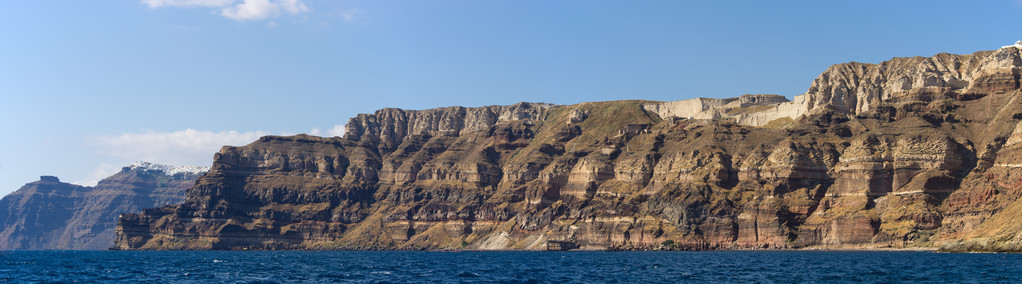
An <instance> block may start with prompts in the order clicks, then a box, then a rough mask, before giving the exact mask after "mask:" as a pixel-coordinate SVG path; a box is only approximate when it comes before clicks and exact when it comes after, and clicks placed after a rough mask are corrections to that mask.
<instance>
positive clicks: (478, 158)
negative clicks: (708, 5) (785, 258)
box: [116, 47, 1022, 250]
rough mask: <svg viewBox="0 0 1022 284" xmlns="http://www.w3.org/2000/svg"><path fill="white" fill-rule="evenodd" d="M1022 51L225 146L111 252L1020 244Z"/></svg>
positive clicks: (845, 68)
mask: <svg viewBox="0 0 1022 284" xmlns="http://www.w3.org/2000/svg"><path fill="white" fill-rule="evenodd" d="M1020 66H1022V59H1020V53H1019V49H1018V48H1015V47H1008V48H1004V49H1000V50H997V51H984V52H977V53H975V54H972V55H951V54H938V55H936V56H934V57H931V58H922V57H915V58H895V59H892V60H890V61H886V62H883V63H880V64H862V63H854V62H853V63H846V64H838V65H835V66H832V67H830V68H829V69H827V71H825V72H824V73H823V74H821V75H820V77H819V78H817V79H816V80H815V81H814V82H813V83H812V85H811V86H810V88H809V90H808V91H807V92H806V93H805V94H803V95H800V96H796V97H795V100H793V101H788V100H787V99H785V98H783V97H780V96H771V95H747V96H742V97H739V98H734V99H694V100H686V101H679V102H667V103H664V102H650V101H616V102H596V103H581V104H576V105H570V106H553V105H548V104H535V103H521V104H517V105H513V106H489V107H481V108H462V107H449V108H439V109H431V110H423V111H405V110H399V109H384V110H380V111H377V112H376V113H374V114H362V115H359V116H357V117H356V118H353V119H351V120H350V122H349V123H348V125H347V128H346V129H347V134H346V135H345V137H343V138H340V137H334V138H321V137H314V136H308V135H297V136H290V137H277V136H268V137H263V138H261V139H259V140H258V141H256V142H253V143H252V144H249V145H247V146H243V147H224V148H223V149H222V150H221V151H220V152H219V153H218V154H217V155H216V157H215V160H214V165H213V168H212V170H211V171H210V172H209V173H208V174H206V175H205V176H203V177H201V178H200V179H199V180H198V182H197V184H196V186H194V187H192V188H191V189H189V190H188V196H187V198H186V200H185V201H184V202H183V203H182V204H180V205H169V206H163V207H159V208H152V209H146V210H144V211H143V212H142V213H140V214H125V215H123V216H122V217H121V219H120V220H119V223H118V227H117V244H116V248H117V249H544V248H546V245H547V244H548V243H553V244H556V246H557V247H558V248H564V247H581V248H584V249H738V248H882V247H890V248H903V247H923V248H935V247H943V248H945V249H948V250H956V249H961V250H1019V249H1022V245H1020V244H1022V237H1018V236H1020V235H1022V234H1020V233H1022V226H1020V225H1018V222H1014V220H1017V219H1016V217H1017V216H1019V215H1022V201H1020V200H1022V199H1019V197H1022V186H1019V184H1022V173H1020V172H1019V171H1022V169H1020V168H1022V160H1020V159H1022V154H1020V153H1022V151H1020V149H1022V143H1020V141H1022V133H1020V132H1022V130H1019V129H1022V125H1020V124H1019V120H1020V119H1022V102H1020V101H1019V99H1020V96H1022V91H1020V90H1019V75H1018V74H1019V67H1020Z"/></svg>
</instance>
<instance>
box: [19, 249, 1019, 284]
mask: <svg viewBox="0 0 1022 284" xmlns="http://www.w3.org/2000/svg"><path fill="white" fill-rule="evenodd" d="M0 282H64V283H66V282H87V283H95V282H160V283H166V282H173V283H292V282H375V283H381V282H387V283H413V282H427V283H436V282H441V283H446V282H495V283H577V282H578V283H676V282H713V283H722V282H730V283H734V282H755V283H790V282H799V283H805V282H812V283H820V282H826V283H835V282H855V283H860V282H890V283H895V282H932V283H938V282H939V283H990V282H995V283H997V282H999V283H1022V254H978V253H975V254H946V253H930V252H812V251H810V252H803V251H765V252H759V251H756V252H746V251H742V252H304V251H288V252H129V251H0Z"/></svg>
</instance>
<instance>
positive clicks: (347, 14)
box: [341, 9, 362, 22]
mask: <svg viewBox="0 0 1022 284" xmlns="http://www.w3.org/2000/svg"><path fill="white" fill-rule="evenodd" d="M361 13H362V11H361V10H359V9H348V10H346V11H344V12H341V19H344V21H345V22H351V21H354V20H355V15H357V14H361Z"/></svg>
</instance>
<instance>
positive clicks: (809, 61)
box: [0, 0, 1022, 195]
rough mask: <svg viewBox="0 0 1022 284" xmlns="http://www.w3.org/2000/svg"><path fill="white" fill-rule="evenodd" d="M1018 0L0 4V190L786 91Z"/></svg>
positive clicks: (892, 53) (1013, 11) (973, 40)
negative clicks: (285, 144) (549, 110)
mask: <svg viewBox="0 0 1022 284" xmlns="http://www.w3.org/2000/svg"><path fill="white" fill-rule="evenodd" d="M1020 16H1022V2H1019V1H598V0H587V1H521V0H509V1H502V0H471V1H467V0H466V1H459V0H435V1H432V0H416V1H346V0H111V1H71V0H68V1H48V0H34V1H0V133H2V134H3V136H2V139H0V195H6V194H8V193H10V192H12V191H14V190H17V189H18V188H20V187H21V186H22V185H24V184H25V183H29V182H32V181H36V180H38V179H39V176H41V175H54V176H57V177H59V178H60V179H61V180H62V181H65V182H73V183H77V184H83V185H93V184H95V182H96V181H98V180H100V179H102V178H104V177H106V176H109V175H112V174H114V173H116V172H117V171H119V170H120V168H121V167H123V166H125V165H128V164H131V163H133V162H135V161H148V162H154V163H161V164H171V165H199V166H209V165H210V164H212V160H213V154H214V153H215V152H216V151H218V150H219V149H220V147H221V146H223V145H232V146H241V145H245V144H248V143H250V142H252V141H254V140H255V139H257V138H258V137H260V136H263V135H291V134H297V133H308V134H313V135H320V136H335V135H342V134H343V129H344V124H345V123H346V122H347V121H348V119H349V118H351V117H353V116H355V115H356V114H358V113H371V112H373V111H375V110H377V109H380V108H384V107H398V108H404V109H427V108H434V107H443V106H453V105H460V106H468V107H472V106H484V105H507V104H513V103H516V102H520V101H527V102H548V103H556V104H575V103H580V102H587V101H610V100H626V99H645V100H658V101H673V100H684V99H690V98H695V97H707V98H726V97H735V96H739V95H742V94H747V93H752V94H779V95H784V96H787V97H789V98H791V97H792V96H795V95H799V94H802V93H804V92H805V91H806V89H807V88H808V87H809V85H810V83H811V82H812V80H813V79H814V78H816V76H817V75H819V73H820V72H822V71H824V70H825V69H826V68H827V67H828V66H830V65H833V64H838V63H843V62H849V61H857V62H868V63H878V62H881V61H883V60H887V59H890V58H892V57H905V56H932V55H934V54H937V53H941V52H949V53H955V54H969V53H972V52H975V51H981V50H993V49H997V48H999V47H1000V46H1003V45H1008V44H1011V43H1014V42H1015V41H1016V40H1022V17H1020Z"/></svg>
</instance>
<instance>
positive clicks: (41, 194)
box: [0, 163, 205, 250]
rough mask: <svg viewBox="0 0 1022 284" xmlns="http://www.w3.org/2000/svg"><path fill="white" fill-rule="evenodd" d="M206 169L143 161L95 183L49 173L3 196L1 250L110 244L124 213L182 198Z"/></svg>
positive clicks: (0, 213) (174, 201)
mask: <svg viewBox="0 0 1022 284" xmlns="http://www.w3.org/2000/svg"><path fill="white" fill-rule="evenodd" d="M204 171H205V169H203V168H198V167H187V168H181V167H168V166H162V165H154V164H150V163H137V164H135V165H131V166H128V167H124V168H123V169H122V170H121V171H120V172H118V173H117V174H114V175H113V176H110V177H107V178H105V179H103V180H101V181H100V182H99V183H98V184H97V185H96V186H95V187H87V186H80V185H74V184H69V183H64V182H61V181H60V180H59V179H58V178H57V177H53V176H43V177H41V178H40V180H39V181H36V182H32V183H29V184H26V185H25V186H24V187H22V188H21V189H18V190H17V191H15V192H13V193H11V194H9V195H7V196H5V197H4V198H3V199H0V250H67V249H72V250H77V249H90V250H96V249H108V248H110V247H111V246H113V244H114V231H115V227H116V225H117V218H118V216H119V215H120V214H121V213H129V212H140V211H141V210H142V209H143V208H149V207H155V206H162V205H167V204H175V203H180V202H181V201H182V200H184V196H185V189H187V188H189V187H191V186H192V185H193V184H194V182H195V179H196V178H198V176H199V175H200V174H201V173H202V172H204Z"/></svg>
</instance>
